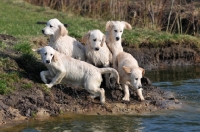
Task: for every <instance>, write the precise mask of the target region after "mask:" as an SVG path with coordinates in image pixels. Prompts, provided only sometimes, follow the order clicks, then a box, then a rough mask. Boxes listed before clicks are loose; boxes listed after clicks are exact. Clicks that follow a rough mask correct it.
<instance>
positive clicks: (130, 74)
mask: <svg viewBox="0 0 200 132" xmlns="http://www.w3.org/2000/svg"><path fill="white" fill-rule="evenodd" d="M116 65H117V71H118V73H119V76H120V84H121V85H122V88H123V90H124V97H123V100H125V101H129V100H130V94H129V86H128V85H131V86H132V87H134V88H135V89H137V94H138V96H139V97H140V100H144V97H143V95H142V84H141V78H142V76H143V75H144V73H145V70H144V69H143V68H140V67H139V66H138V62H137V60H136V59H135V58H134V57H133V56H132V55H131V54H129V53H126V52H121V53H119V54H118V55H117V59H116Z"/></svg>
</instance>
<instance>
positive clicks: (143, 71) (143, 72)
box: [140, 67, 145, 76]
mask: <svg viewBox="0 0 200 132" xmlns="http://www.w3.org/2000/svg"><path fill="white" fill-rule="evenodd" d="M140 70H141V71H142V76H144V74H145V70H144V69H143V68H141V67H140Z"/></svg>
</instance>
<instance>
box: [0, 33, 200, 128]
mask: <svg viewBox="0 0 200 132" xmlns="http://www.w3.org/2000/svg"><path fill="white" fill-rule="evenodd" d="M11 38H12V39H14V37H12V36H8V35H7V36H6V35H0V40H1V41H5V40H7V39H11ZM14 41H17V40H12V42H10V41H9V42H7V41H6V43H7V44H9V45H14V44H15V43H14ZM41 45H44V44H41ZM124 50H125V51H126V52H129V53H131V54H132V55H133V56H134V57H135V58H136V59H137V60H138V62H139V65H140V66H141V67H143V68H144V69H146V70H151V69H156V68H163V67H169V66H178V65H182V66H185V65H199V63H200V52H199V49H198V48H197V47H195V45H187V44H174V45H173V44H168V45H165V46H161V47H153V46H151V45H144V44H143V45H141V46H140V47H138V48H134V47H126V46H124ZM10 53H12V54H13V53H16V52H13V51H12V50H10V49H7V50H6V51H5V52H2V53H1V55H3V56H5V57H10V59H12V60H13V61H14V62H15V63H16V64H17V65H18V66H19V69H21V70H22V71H23V75H24V78H25V79H26V81H29V82H31V83H32V84H33V87H32V88H29V89H24V88H22V87H21V85H20V84H18V85H16V89H15V91H14V92H12V93H10V94H7V95H0V125H4V124H8V123H11V122H13V121H14V122H16V121H19V120H26V119H29V118H46V117H49V116H53V115H59V114H61V113H67V112H68V113H77V114H90V115H116V114H143V113H150V112H152V111H158V110H162V109H177V108H181V103H180V102H179V101H178V100H177V99H176V95H175V93H172V92H170V91H164V90H162V89H160V88H158V87H155V86H152V85H151V82H150V80H148V77H147V78H143V79H142V84H143V95H144V97H145V101H142V102H141V101H139V100H138V97H137V94H136V91H135V90H133V89H132V90H131V97H130V102H124V101H122V97H123V91H122V90H120V89H106V88H105V86H104V83H102V87H103V88H105V91H106V104H105V105H101V104H100V103H99V98H97V99H94V100H92V99H91V98H89V94H88V92H87V91H86V90H85V89H81V88H80V89H73V88H71V87H67V86H65V85H56V86H54V87H53V88H52V89H50V90H48V89H46V88H45V87H44V85H42V84H43V83H42V81H41V80H40V78H39V72H40V71H38V70H36V69H35V67H34V65H33V64H29V65H26V66H24V65H23V63H22V62H24V60H23V61H19V60H20V59H23V58H20V56H19V55H18V57H16V55H15V57H12V56H11V55H10ZM16 54H18V53H16ZM34 63H35V64H38V63H39V62H38V60H37V61H36V62H34ZM30 66H32V69H30ZM36 68H38V66H36ZM6 70H9V71H12V70H13V69H6ZM34 77H36V78H34ZM24 83H26V82H24Z"/></svg>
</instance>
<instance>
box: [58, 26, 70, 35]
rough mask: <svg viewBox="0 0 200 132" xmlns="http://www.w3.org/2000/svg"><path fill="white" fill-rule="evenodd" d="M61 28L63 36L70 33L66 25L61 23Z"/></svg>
mask: <svg viewBox="0 0 200 132" xmlns="http://www.w3.org/2000/svg"><path fill="white" fill-rule="evenodd" d="M59 29H60V35H61V36H65V35H67V34H68V31H67V29H66V28H65V26H64V25H59Z"/></svg>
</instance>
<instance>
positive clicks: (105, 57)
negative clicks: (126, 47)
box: [82, 30, 112, 88]
mask: <svg viewBox="0 0 200 132" xmlns="http://www.w3.org/2000/svg"><path fill="white" fill-rule="evenodd" d="M105 39H106V38H105V35H104V34H103V33H102V32H101V31H100V30H92V31H89V32H88V33H86V34H85V36H84V37H83V39H82V40H83V42H84V43H85V47H86V61H87V62H88V63H90V64H93V65H94V66H97V67H110V63H111V62H112V54H111V52H110V50H109V49H108V47H107V45H106V43H105ZM105 78H106V87H108V88H109V87H110V85H109V84H110V83H109V74H106V75H105Z"/></svg>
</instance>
